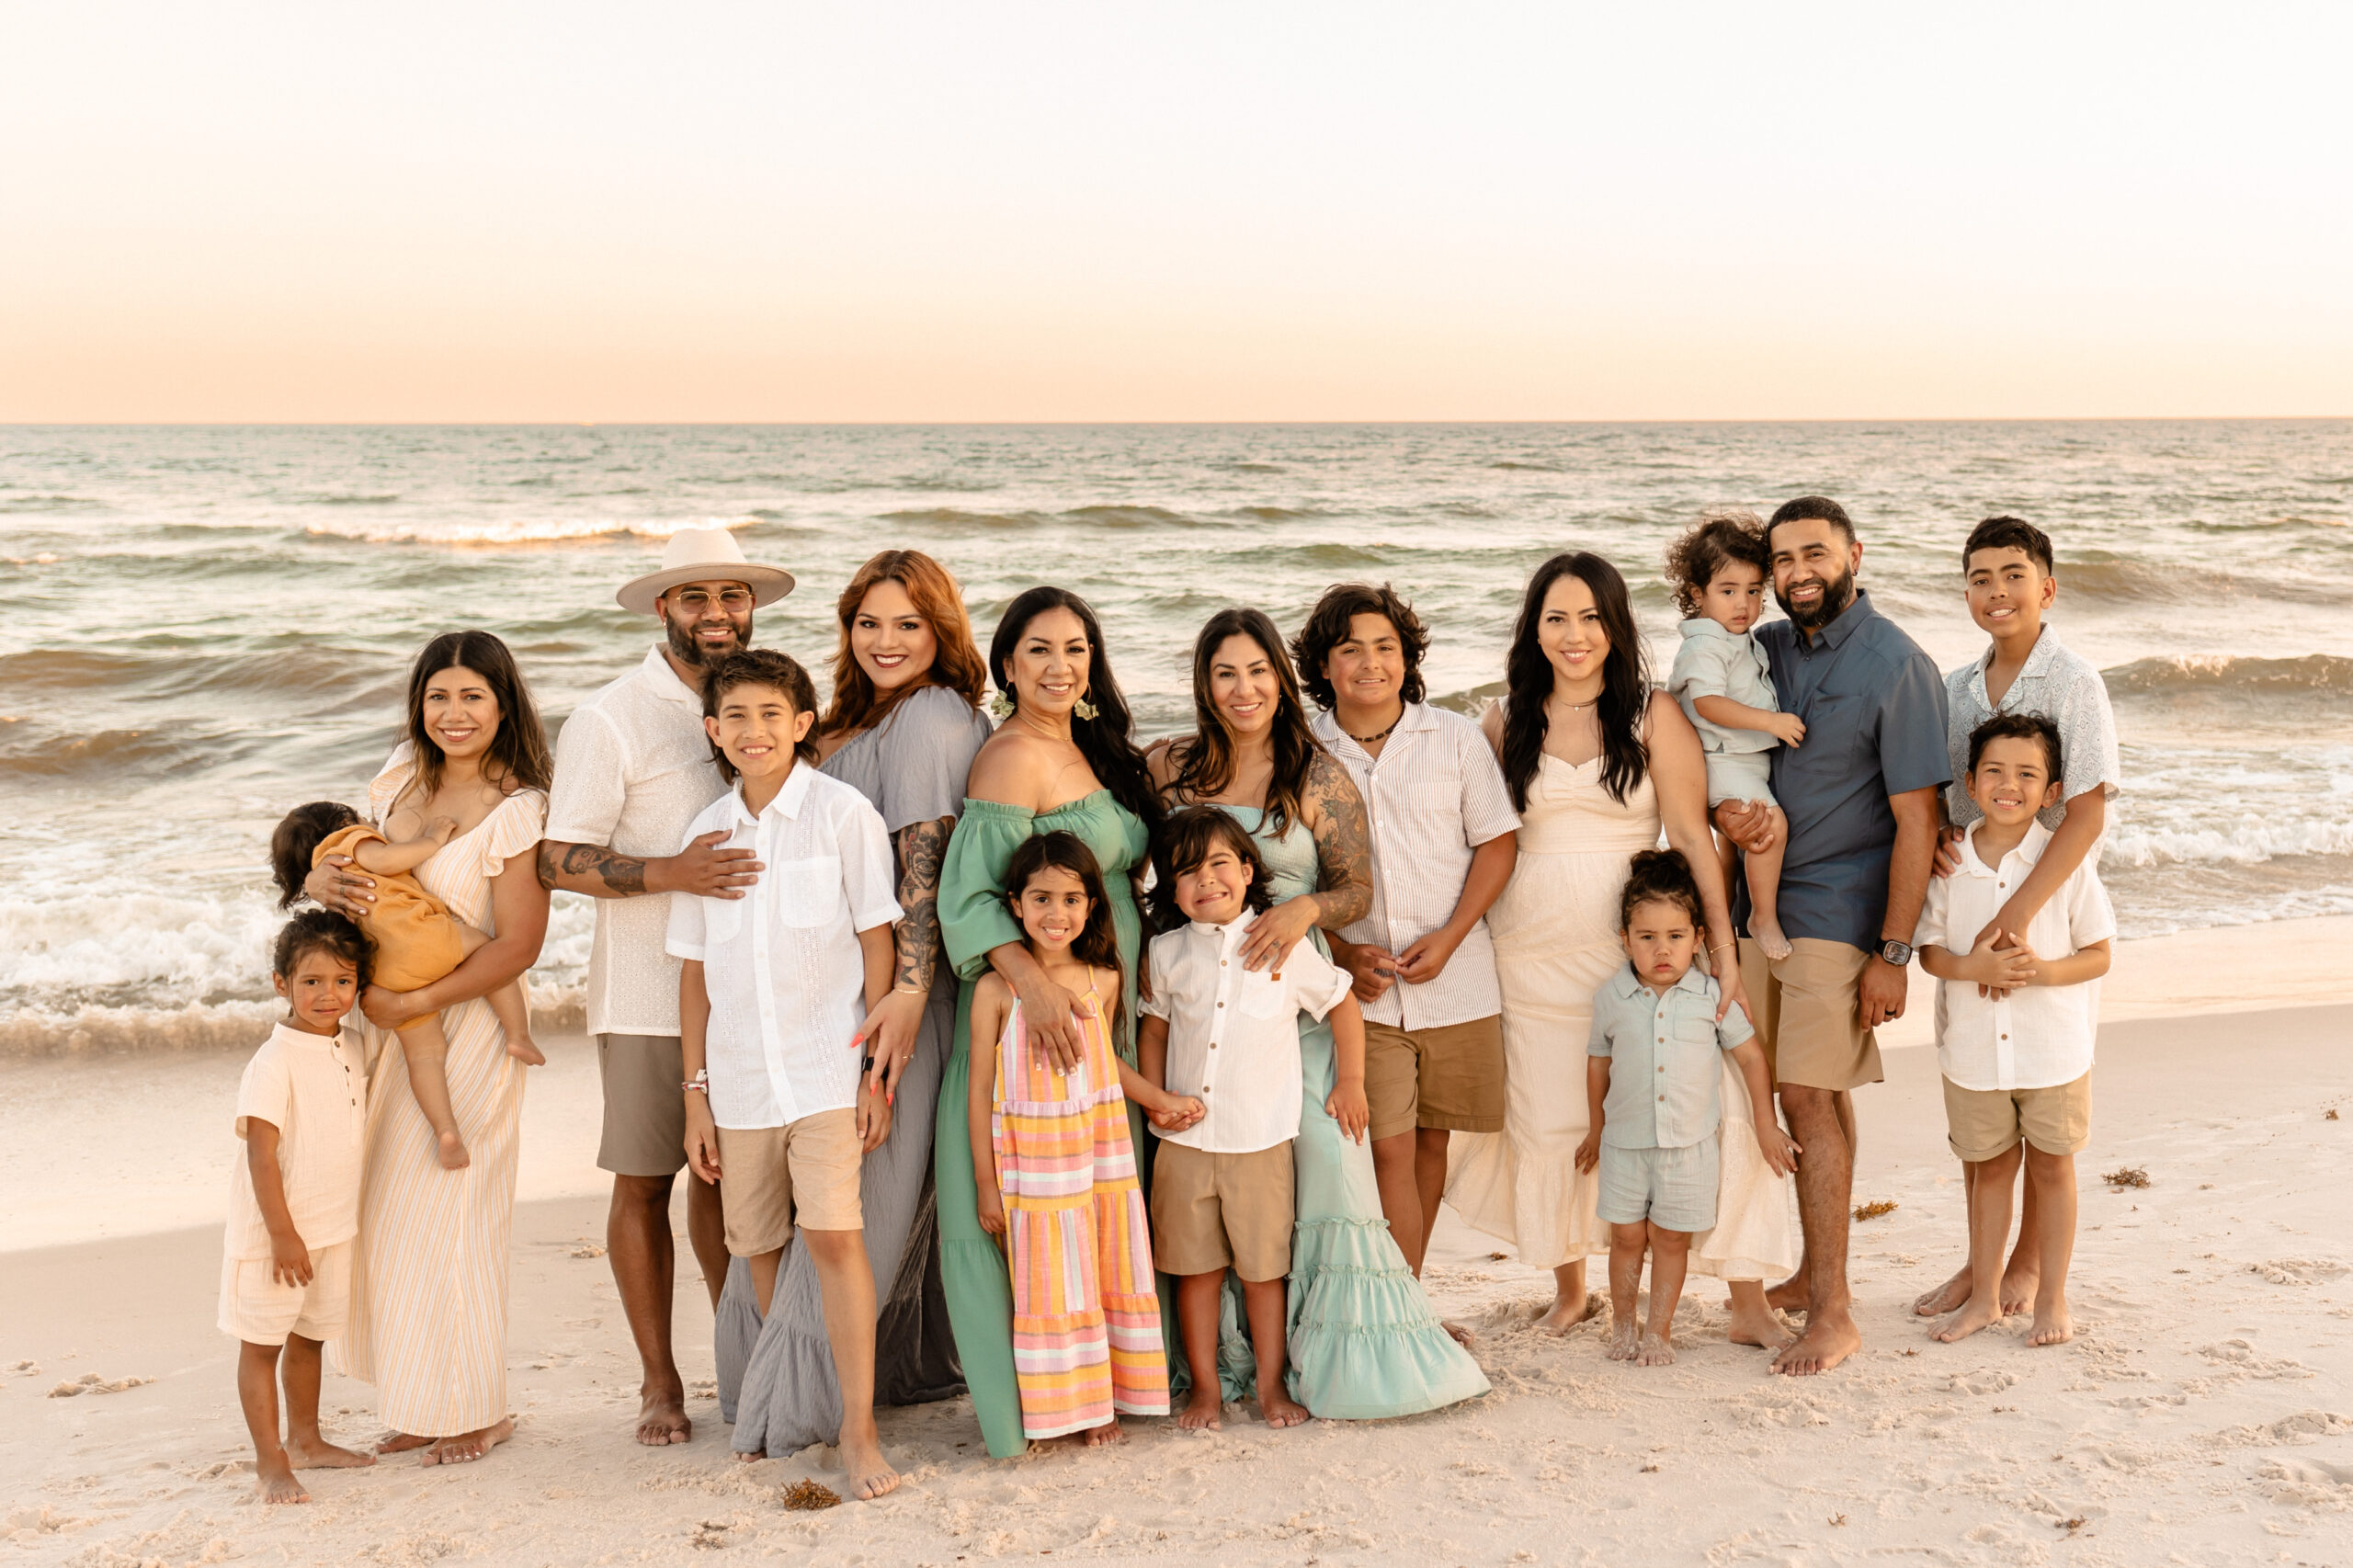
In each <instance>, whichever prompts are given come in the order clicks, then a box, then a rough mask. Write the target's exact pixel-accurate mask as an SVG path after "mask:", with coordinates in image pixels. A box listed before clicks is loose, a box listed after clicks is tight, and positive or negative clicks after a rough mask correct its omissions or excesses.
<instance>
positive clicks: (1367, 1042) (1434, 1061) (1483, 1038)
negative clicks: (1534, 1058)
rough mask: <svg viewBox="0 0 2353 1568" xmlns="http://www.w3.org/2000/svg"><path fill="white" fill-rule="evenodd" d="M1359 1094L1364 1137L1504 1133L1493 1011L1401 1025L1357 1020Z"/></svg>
mask: <svg viewBox="0 0 2353 1568" xmlns="http://www.w3.org/2000/svg"><path fill="white" fill-rule="evenodd" d="M1364 1097H1365V1100H1366V1102H1367V1103H1368V1104H1369V1105H1370V1107H1371V1108H1372V1129H1371V1131H1372V1136H1373V1137H1375V1138H1377V1139H1378V1138H1394V1137H1396V1136H1397V1135H1398V1134H1400V1133H1403V1132H1411V1131H1414V1129H1415V1128H1417V1127H1429V1128H1442V1129H1444V1130H1445V1131H1449V1132H1501V1131H1503V1130H1504V1021H1503V1018H1502V1017H1501V1016H1500V1015H1498V1016H1495V1017H1485V1018H1473V1019H1472V1020H1471V1021H1470V1022H1469V1023H1467V1024H1445V1025H1441V1026H1440V1027H1438V1028H1434V1029H1411V1030H1407V1029H1401V1028H1396V1027H1394V1026H1393V1025H1390V1024H1376V1023H1374V1022H1373V1021H1372V1020H1371V1019H1370V1018H1367V1019H1366V1020H1365V1024H1364Z"/></svg>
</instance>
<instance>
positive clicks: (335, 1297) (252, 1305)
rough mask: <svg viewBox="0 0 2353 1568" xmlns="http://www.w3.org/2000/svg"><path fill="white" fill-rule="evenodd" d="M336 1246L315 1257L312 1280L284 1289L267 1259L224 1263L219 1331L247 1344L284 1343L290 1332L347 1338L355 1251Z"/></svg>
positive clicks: (345, 1245)
mask: <svg viewBox="0 0 2353 1568" xmlns="http://www.w3.org/2000/svg"><path fill="white" fill-rule="evenodd" d="M352 1246H353V1244H352V1243H350V1242H337V1243H336V1244H335V1245H333V1246H331V1247H320V1248H318V1249H317V1250H316V1251H314V1252H313V1253H312V1254H311V1282H310V1283H309V1284H308V1285H283V1284H280V1283H278V1281H277V1280H276V1279H274V1278H271V1277H270V1260H269V1259H267V1258H266V1257H224V1258H222V1260H221V1332H222V1333H223V1334H229V1335H235V1336H236V1337H237V1338H239V1339H242V1340H244V1342H245V1343H246V1344H248V1345H283V1344H285V1343H286V1336H287V1335H290V1334H299V1335H301V1336H302V1337H303V1338H305V1339H316V1340H321V1341H324V1340H329V1339H340V1338H342V1337H343V1328H344V1319H345V1318H346V1316H347V1315H348V1314H349V1312H350V1311H351V1249H352Z"/></svg>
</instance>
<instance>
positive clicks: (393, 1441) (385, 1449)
mask: <svg viewBox="0 0 2353 1568" xmlns="http://www.w3.org/2000/svg"><path fill="white" fill-rule="evenodd" d="M432 1446H433V1439H432V1438H430V1437H417V1436H415V1434H414V1433H409V1432H395V1433H393V1434H392V1436H391V1437H381V1438H379V1439H378V1440H377V1443H376V1451H377V1452H378V1453H380V1454H404V1453H406V1452H408V1451H409V1450H410V1449H426V1448H431V1447H432Z"/></svg>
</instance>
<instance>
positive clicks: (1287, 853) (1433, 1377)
mask: <svg viewBox="0 0 2353 1568" xmlns="http://www.w3.org/2000/svg"><path fill="white" fill-rule="evenodd" d="M1193 717H1194V730H1193V733H1191V734H1189V735H1186V736H1182V737H1179V738H1178V739H1176V740H1174V741H1170V742H1165V743H1163V744H1160V745H1158V746H1155V747H1154V749H1153V751H1152V753H1151V755H1150V757H1149V761H1150V763H1151V765H1152V770H1153V777H1154V780H1155V781H1156V782H1157V783H1159V785H1160V787H1161V790H1162V793H1163V795H1164V797H1165V799H1166V800H1167V801H1168V802H1169V803H1170V804H1171V805H1187V806H1188V805H1203V804H1206V805H1214V806H1216V807H1218V808H1219V809H1220V810H1222V811H1224V812H1228V813H1230V814H1231V815H1232V816H1233V819H1234V820H1235V821H1236V822H1238V823H1240V824H1242V826H1243V828H1244V830H1245V832H1247V833H1249V834H1250V835H1251V836H1252V838H1253V839H1254V840H1255V841H1256V845H1257V847H1258V852H1259V856H1260V858H1262V859H1263V860H1264V861H1265V862H1266V866H1267V881H1268V883H1269V887H1268V889H1267V892H1268V893H1269V895H1270V896H1271V897H1272V898H1273V900H1274V901H1275V902H1274V904H1273V907H1271V908H1269V909H1267V911H1266V912H1265V913H1264V914H1261V915H1258V916H1256V918H1255V919H1254V920H1253V921H1252V922H1251V926H1250V931H1249V935H1248V936H1247V937H1245V938H1244V940H1243V945H1242V947H1241V948H1240V949H1238V951H1239V953H1240V955H1241V957H1242V959H1243V961H1244V962H1245V963H1246V964H1247V965H1249V967H1251V968H1253V969H1261V968H1266V967H1267V966H1269V965H1279V964H1280V963H1281V962H1282V961H1283V958H1284V955H1285V954H1287V953H1289V952H1290V949H1291V948H1292V946H1293V945H1294V944H1296V943H1298V942H1299V941H1301V940H1302V939H1304V940H1308V941H1312V942H1313V943H1314V944H1315V946H1316V948H1317V950H1319V951H1321V952H1323V953H1324V956H1325V957H1327V958H1328V957H1329V956H1330V954H1331V949H1330V947H1329V946H1328V944H1327V942H1326V939H1325V937H1324V931H1325V930H1327V929H1328V930H1338V929H1340V928H1341V927H1342V926H1347V925H1348V924H1350V923H1351V922H1353V921H1357V920H1360V919H1362V918H1363V917H1364V914H1365V911H1366V910H1367V909H1368V908H1369V907H1370V904H1371V902H1372V851H1371V844H1370V838H1369V836H1368V829H1367V826H1366V821H1365V810H1364V801H1363V800H1362V798H1361V797H1360V796H1358V793H1357V787H1356V785H1355V783H1354V782H1353V781H1352V780H1351V779H1350V778H1348V772H1347V768H1345V767H1342V766H1341V765H1340V764H1339V763H1338V762H1337V761H1336V760H1334V758H1333V757H1332V756H1331V755H1330V754H1329V753H1327V752H1326V751H1325V750H1324V747H1323V745H1322V744H1319V743H1318V742H1317V741H1316V739H1315V736H1314V733H1313V732H1312V731H1311V730H1310V729H1309V728H1308V722H1307V710H1306V706H1305V704H1304V703H1303V702H1302V699H1301V697H1300V690H1299V677H1298V676H1297V674H1296V673H1295V672H1294V671H1293V669H1292V667H1291V662H1290V657H1289V655H1288V654H1286V653H1285V652H1284V649H1283V637H1282V633H1281V632H1280V631H1278V630H1277V629H1276V627H1275V623H1274V622H1273V621H1272V620H1270V619H1267V616H1266V614H1265V613H1264V612H1263V611H1260V610H1256V609H1250V608H1233V609H1224V610H1220V611H1219V612H1218V613H1217V614H1216V615H1213V616H1211V618H1210V620H1209V623H1208V624H1207V625H1205V626H1203V627H1202V628H1201V633H1200V636H1199V638H1197V639H1196V640H1195V641H1194V643H1193ZM1299 1048H1300V1062H1301V1067H1302V1079H1303V1080H1304V1082H1303V1093H1302V1096H1301V1107H1300V1122H1299V1135H1298V1138H1297V1139H1296V1141H1295V1142H1293V1144H1292V1146H1291V1155H1292V1160H1293V1165H1294V1170H1295V1176H1296V1186H1295V1192H1296V1198H1295V1203H1296V1219H1295V1223H1294V1226H1293V1229H1292V1240H1291V1270H1290V1295H1289V1301H1288V1303H1287V1305H1288V1312H1287V1313H1286V1341H1287V1344H1288V1346H1289V1359H1290V1375H1289V1377H1288V1380H1287V1381H1288V1383H1289V1387H1290V1396H1291V1397H1292V1398H1293V1399H1296V1400H1297V1401H1299V1403H1302V1404H1303V1405H1305V1406H1306V1407H1307V1408H1308V1410H1309V1411H1310V1412H1311V1413H1312V1414H1313V1415H1319V1416H1324V1417H1327V1418H1341V1419H1356V1420H1366V1419H1374V1418H1379V1417H1383V1416H1391V1415H1414V1414H1415V1413H1417V1412H1420V1411H1424V1410H1436V1409H1438V1408H1439V1407H1440V1406H1442V1405H1448V1404H1452V1403H1455V1402H1456V1401H1458V1400H1463V1399H1468V1398H1470V1397H1471V1396H1472V1395H1473V1394H1478V1393H1484V1392H1486V1390H1487V1380H1486V1379H1485V1377H1483V1375H1482V1374H1481V1373H1480V1371H1479V1368H1478V1364H1477V1363H1476V1362H1474V1361H1472V1359H1471V1357H1470V1355H1469V1353H1468V1352H1466V1351H1465V1350H1464V1349H1463V1348H1462V1347H1461V1346H1460V1345H1458V1344H1456V1343H1455V1341H1454V1340H1453V1338H1452V1337H1451V1336H1450V1335H1448V1333H1447V1332H1446V1330H1445V1328H1444V1327H1443V1326H1442V1325H1441V1324H1439V1322H1438V1313H1437V1312H1435V1311H1434V1310H1432V1308H1431V1306H1430V1301H1429V1298H1428V1296H1427V1295H1426V1294H1424V1292H1423V1290H1422V1287H1421V1282H1420V1281H1419V1280H1417V1279H1415V1278H1414V1274H1413V1271H1412V1270H1411V1269H1410V1268H1408V1267H1406V1265H1405V1256H1404V1253H1403V1252H1402V1251H1401V1250H1399V1247H1398V1244H1397V1242H1396V1240H1395V1238H1393V1237H1392V1236H1391V1235H1390V1233H1389V1226H1388V1222H1387V1221H1385V1220H1384V1219H1383V1218H1382V1217H1381V1189H1380V1187H1379V1185H1378V1184H1377V1183H1376V1181H1375V1180H1374V1176H1373V1165H1372V1151H1371V1150H1370V1148H1369V1147H1367V1146H1366V1145H1365V1144H1362V1143H1359V1142H1356V1141H1354V1140H1352V1139H1350V1138H1347V1137H1346V1136H1344V1135H1343V1134H1342V1132H1341V1131H1340V1127H1339V1124H1338V1123H1337V1122H1336V1121H1335V1120H1334V1119H1332V1115H1331V1113H1330V1112H1329V1111H1327V1110H1325V1109H1324V1101H1325V1100H1326V1099H1327V1098H1328V1097H1329V1096H1330V1095H1331V1093H1332V1087H1333V1083H1334V1074H1335V1070H1336V1064H1335V1061H1334V1050H1333V1042H1332V1027H1331V1025H1330V1024H1329V1023H1327V1022H1323V1021H1320V1020H1317V1019H1313V1018H1310V1017H1306V1016H1305V1015H1304V1014H1302V1015H1301V1017H1300V1030H1299ZM1228 1346H1229V1349H1228V1354H1227V1356H1226V1358H1225V1361H1224V1364H1223V1365H1222V1366H1221V1367H1220V1369H1219V1372H1220V1375H1221V1376H1222V1379H1223V1381H1224V1382H1225V1383H1226V1385H1227V1387H1226V1390H1225V1392H1226V1396H1227V1397H1228V1398H1238V1397H1240V1396H1241V1394H1242V1393H1243V1392H1244V1391H1245V1390H1247V1389H1248V1388H1249V1387H1250V1386H1251V1382H1252V1381H1253V1379H1252V1368H1251V1366H1250V1362H1249V1357H1248V1350H1247V1345H1246V1342H1245V1341H1244V1340H1243V1339H1242V1338H1241V1336H1240V1335H1233V1336H1231V1338H1230V1339H1229V1340H1228ZM1189 1371H1190V1369H1188V1373H1189Z"/></svg>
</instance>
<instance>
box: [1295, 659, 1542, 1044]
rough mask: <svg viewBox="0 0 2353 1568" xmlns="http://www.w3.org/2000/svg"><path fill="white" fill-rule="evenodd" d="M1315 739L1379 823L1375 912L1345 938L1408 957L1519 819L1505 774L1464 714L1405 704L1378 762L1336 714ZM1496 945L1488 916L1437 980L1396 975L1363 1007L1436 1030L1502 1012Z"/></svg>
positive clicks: (1319, 722)
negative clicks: (1490, 847) (1481, 858)
mask: <svg viewBox="0 0 2353 1568" xmlns="http://www.w3.org/2000/svg"><path fill="white" fill-rule="evenodd" d="M1313 729H1314V731H1315V736H1316V739H1318V740H1320V741H1322V742H1323V743H1324V749H1326V750H1327V751H1329V752H1330V753H1331V754H1332V755H1333V756H1336V757H1337V758H1338V759H1339V760H1340V764H1341V766H1342V767H1346V768H1347V770H1348V777H1349V778H1352V779H1354V780H1355V781H1356V786H1357V793H1358V794H1359V795H1362V796H1363V797H1364V810H1365V816H1366V818H1367V820H1368V821H1369V823H1370V825H1371V828H1372V907H1371V909H1370V910H1369V911H1367V912H1366V914H1365V917H1364V918H1363V919H1361V920H1359V921H1358V922H1357V923H1356V924H1355V925H1353V926H1348V927H1347V929H1346V930H1344V931H1342V932H1341V933H1340V935H1341V936H1342V937H1345V938H1346V939H1347V940H1348V941H1351V942H1358V943H1369V944H1370V945H1371V946H1373V947H1377V948H1385V949H1388V950H1389V951H1391V952H1392V953H1403V952H1404V950H1405V949H1407V948H1409V947H1411V946H1413V945H1414V943H1415V942H1416V941H1418V940H1420V939H1421V938H1422V937H1427V936H1428V935H1429V934H1430V933H1431V932H1433V931H1435V930H1437V929H1438V927H1439V926H1443V925H1445V924H1446V923H1447V922H1448V921H1449V920H1451V919H1452V918H1454V906H1455V905H1456V904H1457V903H1461V899H1462V882H1463V879H1465V878H1466V877H1468V876H1469V875H1470V874H1471V852H1472V850H1474V849H1476V848H1478V847H1479V846H1481V845H1482V844H1484V843H1486V842H1487V841H1488V840H1490V839H1495V838H1501V837H1502V836H1503V835H1506V834H1507V833H1511V832H1513V831H1515V830H1517V829H1518V826H1519V813H1518V812H1515V811H1513V810H1512V809H1511V792H1510V790H1506V788H1505V787H1504V773H1503V769H1502V768H1501V767H1497V766H1496V765H1495V753H1494V752H1493V751H1490V750H1489V749H1488V747H1487V737H1486V736H1484V735H1483V734H1481V733H1479V726H1478V725H1476V724H1474V723H1472V722H1471V721H1470V720H1468V719H1465V718H1463V717H1462V716H1461V714H1459V713H1449V712H1447V711H1445V710H1443V709H1438V708H1432V707H1430V706H1429V705H1428V704H1427V703H1421V702H1409V703H1407V704H1406V705H1405V711H1404V715H1403V716H1402V717H1401V718H1399V720H1398V721H1397V727H1396V728H1395V729H1394V730H1392V731H1391V732H1390V733H1389V739H1388V741H1387V743H1386V744H1383V745H1382V746H1381V755H1380V756H1378V757H1376V756H1372V755H1371V754H1370V753H1369V752H1367V751H1366V750H1365V749H1364V747H1362V746H1360V745H1358V744H1357V743H1356V742H1355V741H1354V740H1352V739H1350V738H1349V735H1348V733H1347V731H1345V730H1343V729H1341V728H1340V722H1339V720H1337V719H1336V718H1334V717H1333V716H1332V715H1331V714H1330V713H1318V714H1317V715H1316V716H1315V718H1314V721H1313ZM1503 1007H1504V999H1503V992H1502V990H1501V989H1500V988H1499V987H1498V986H1497V985H1496V983H1495V943H1494V941H1493V940H1492V939H1491V938H1490V937H1488V935H1487V922H1486V921H1485V919H1484V918H1482V919H1481V920H1480V921H1479V923H1478V924H1477V925H1476V926H1472V928H1471V934H1470V935H1469V936H1468V937H1464V938H1463V939H1462V945H1461V947H1459V948H1457V949H1454V957H1453V958H1451V959H1449V960H1447V965H1446V968H1445V969H1443V970H1441V971H1439V972H1438V978H1437V979H1436V980H1433V981H1430V982H1428V983H1427V984H1422V985H1408V984H1406V983H1404V982H1403V981H1400V982H1398V983H1396V984H1394V985H1392V986H1391V987H1390V988H1389V989H1388V990H1386V991H1384V992H1382V993H1381V996H1380V998H1379V999H1378V1000H1376V1001H1371V1002H1367V1003H1366V1004H1364V1016H1365V1017H1366V1019H1367V1020H1368V1021H1370V1022H1372V1023H1376V1024H1387V1025H1389V1026H1390V1027H1391V1028H1400V1029H1435V1028H1446V1027H1447V1026H1448V1025H1449V1024H1467V1023H1470V1022H1471V1021H1472V1020H1473V1019H1475V1018H1491V1017H1495V1015H1496V1014H1497V1013H1500V1012H1502V1011H1503Z"/></svg>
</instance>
